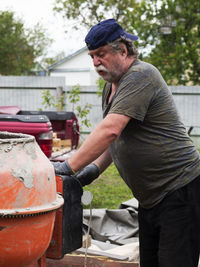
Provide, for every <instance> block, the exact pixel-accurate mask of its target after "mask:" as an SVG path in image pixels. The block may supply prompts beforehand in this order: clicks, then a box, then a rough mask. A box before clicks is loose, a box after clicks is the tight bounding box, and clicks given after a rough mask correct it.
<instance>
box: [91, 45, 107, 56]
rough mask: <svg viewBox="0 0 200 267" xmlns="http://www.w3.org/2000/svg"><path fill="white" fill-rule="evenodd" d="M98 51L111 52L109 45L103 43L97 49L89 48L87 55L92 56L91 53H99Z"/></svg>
mask: <svg viewBox="0 0 200 267" xmlns="http://www.w3.org/2000/svg"><path fill="white" fill-rule="evenodd" d="M100 53H112V50H111V48H110V46H109V45H104V46H101V47H99V48H97V49H94V50H89V52H88V55H90V56H93V55H99V54H100Z"/></svg>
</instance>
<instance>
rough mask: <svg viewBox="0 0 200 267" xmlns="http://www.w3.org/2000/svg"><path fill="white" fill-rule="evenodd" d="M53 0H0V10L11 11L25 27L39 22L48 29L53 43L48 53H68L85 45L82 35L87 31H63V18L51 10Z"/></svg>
mask: <svg viewBox="0 0 200 267" xmlns="http://www.w3.org/2000/svg"><path fill="white" fill-rule="evenodd" d="M54 1H55V0H0V10H1V11H3V10H9V11H13V12H14V13H15V14H16V16H17V17H19V18H21V19H22V20H23V22H24V24H25V27H29V28H32V27H33V26H34V25H35V24H36V23H37V22H40V23H41V24H42V25H43V26H44V27H45V28H46V29H47V31H48V34H49V36H50V37H51V38H52V39H53V40H54V43H53V44H52V46H51V47H50V48H49V51H48V55H49V56H55V55H57V54H58V53H60V52H62V51H64V52H65V55H66V56H67V55H69V54H71V53H73V52H75V51H76V50H78V49H80V48H82V47H84V46H85V44H84V37H85V34H86V33H87V32H86V30H85V32H84V31H83V30H81V31H80V32H76V31H74V30H70V31H68V33H67V34H66V33H65V27H64V20H63V19H62V18H61V15H58V14H55V13H54V12H53V3H54Z"/></svg>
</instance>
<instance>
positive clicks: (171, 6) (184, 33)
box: [129, 0, 200, 85]
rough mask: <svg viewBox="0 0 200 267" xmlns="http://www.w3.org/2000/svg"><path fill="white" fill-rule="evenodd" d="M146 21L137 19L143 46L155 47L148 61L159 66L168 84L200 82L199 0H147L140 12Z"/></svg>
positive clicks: (134, 23) (133, 24)
mask: <svg viewBox="0 0 200 267" xmlns="http://www.w3.org/2000/svg"><path fill="white" fill-rule="evenodd" d="M136 13H137V14H138V17H143V19H144V21H143V22H142V27H141V26H140V25H141V22H140V21H139V20H134V19H133V18H132V14H131V13H130V14H129V19H130V21H131V25H132V26H133V27H135V28H136V29H137V33H138V35H139V36H140V39H141V46H142V47H143V48H146V47H147V45H148V44H149V45H151V51H150V53H149V55H148V56H147V57H146V58H145V60H147V61H149V62H150V63H152V64H154V65H155V66H157V67H158V68H159V69H160V71H161V73H162V75H163V76H164V78H165V80H166V81H167V82H168V84H175V85H176V84H183V85H186V84H193V85H196V84H199V82H200V2H199V0H187V1H185V0H163V1H157V0H153V1H150V0H145V1H142V2H141V5H140V7H139V8H138V9H137V10H136Z"/></svg>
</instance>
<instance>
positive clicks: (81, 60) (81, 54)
mask: <svg viewBox="0 0 200 267" xmlns="http://www.w3.org/2000/svg"><path fill="white" fill-rule="evenodd" d="M48 71H49V75H50V76H54V77H65V83H66V85H67V86H73V85H77V84H79V85H81V86H96V80H97V79H98V78H99V76H98V74H97V73H96V71H95V69H94V66H93V62H92V60H91V58H90V56H89V55H88V49H87V47H86V46H85V47H83V48H81V49H80V50H78V51H76V52H75V53H73V54H71V55H69V56H67V57H65V58H63V59H62V60H60V61H58V62H56V63H54V64H53V65H51V66H49V67H48Z"/></svg>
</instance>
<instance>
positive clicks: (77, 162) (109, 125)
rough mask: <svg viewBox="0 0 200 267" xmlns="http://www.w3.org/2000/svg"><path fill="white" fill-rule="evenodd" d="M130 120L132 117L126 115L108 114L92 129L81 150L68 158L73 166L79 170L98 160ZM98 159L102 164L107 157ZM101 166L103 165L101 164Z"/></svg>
mask: <svg viewBox="0 0 200 267" xmlns="http://www.w3.org/2000/svg"><path fill="white" fill-rule="evenodd" d="M129 120H130V117H128V116H125V115H121V114H108V115H107V116H106V117H105V118H104V119H103V120H102V121H101V122H100V123H99V125H98V126H97V127H96V128H95V129H94V130H93V131H92V133H91V134H90V135H89V136H88V138H87V139H86V140H85V142H84V143H83V144H82V145H81V147H80V148H79V150H78V151H77V152H76V153H75V154H74V155H73V156H72V157H71V158H70V159H69V160H68V163H69V165H70V166H71V168H72V169H73V170H75V171H78V170H81V169H82V168H84V167H85V166H86V165H88V164H89V163H91V162H94V161H95V160H97V158H99V157H100V156H101V155H102V154H103V153H104V152H105V151H106V150H107V149H108V148H109V146H110V144H111V143H112V142H114V141H115V140H116V139H117V138H118V136H119V135H120V134H121V132H122V130H123V129H124V128H125V127H126V125H127V124H128V122H129ZM106 155H107V156H108V154H105V155H104V156H103V155H102V157H105V156H106ZM98 161H99V163H100V161H101V163H100V164H102V163H103V162H105V158H104V159H103V158H99V159H98ZM100 164H99V165H100ZM104 164H105V163H104ZM104 167H105V166H104ZM104 167H103V168H104ZM100 168H102V167H101V166H100Z"/></svg>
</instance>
